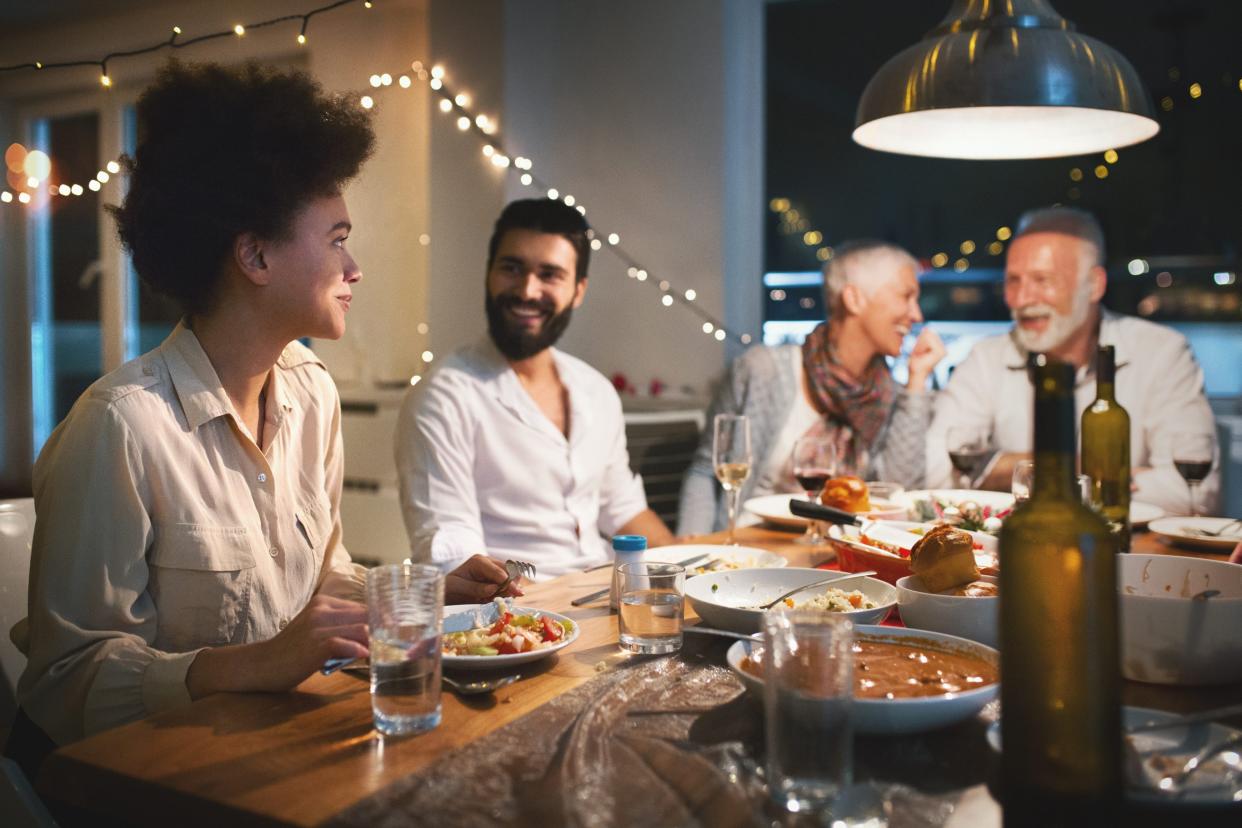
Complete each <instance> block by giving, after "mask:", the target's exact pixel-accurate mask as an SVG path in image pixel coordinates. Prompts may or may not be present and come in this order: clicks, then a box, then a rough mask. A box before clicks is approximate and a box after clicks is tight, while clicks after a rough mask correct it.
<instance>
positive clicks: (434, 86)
mask: <svg viewBox="0 0 1242 828" xmlns="http://www.w3.org/2000/svg"><path fill="white" fill-rule="evenodd" d="M427 85H428V86H430V87H431V88H432V89H436V90H438V89H439V88H440V87H441V86H444V83H443V82H442V81H441V80H440V79H439V78H432V79H431V82H430V83H428V84H427Z"/></svg>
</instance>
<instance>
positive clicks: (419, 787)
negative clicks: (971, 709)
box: [329, 636, 986, 828]
mask: <svg viewBox="0 0 1242 828" xmlns="http://www.w3.org/2000/svg"><path fill="white" fill-rule="evenodd" d="M704 639H706V637H692V636H687V639H686V643H687V647H686V649H685V650H683V652H682V653H681V654H680V655H678V656H675V657H662V658H645V659H644V658H634V659H630V660H628V661H625V662H622V664H621V666H619V667H612V668H609V669H608V670H606V671H604V672H601V674H600V675H598V676H596V677H594V678H592V679H591V680H590V681H588V682H587V683H586V684H583V685H581V686H579V687H577V688H575V689H574V690H571V691H569V692H568V693H565V694H564V695H562V696H559V697H557V698H556V699H553V700H552V701H550V702H548V703H547V704H545V705H544V706H542V707H540V708H539V709H538V710H535V711H533V712H531V713H529V714H527V715H526V716H524V717H523V718H521V719H519V720H517V721H515V722H512V723H511V724H509V725H507V726H506V727H504V728H501V729H500V730H499V731H497V732H495V733H493V734H492V735H490V736H488V737H485V738H483V739H480V740H478V741H477V742H474V743H472V744H470V745H467V746H466V747H463V748H461V749H459V750H457V751H454V752H453V753H450V754H449V755H447V756H445V757H444V758H443V759H441V760H440V761H439V762H437V763H436V764H435V765H433V766H431V767H430V768H428V769H426V770H424V771H422V772H420V773H418V774H414V775H412V776H409V777H407V778H405V779H402V780H400V781H398V782H395V783H393V784H392V785H390V786H389V787H387V788H385V789H384V790H382V791H380V792H378V793H376V794H374V795H372V796H370V797H368V798H367V799H365V800H363V801H361V802H360V803H358V804H356V805H354V806H353V807H351V808H349V809H347V810H345V811H343V812H341V813H340V814H338V815H337V816H336V817H334V818H333V819H332V820H331V821H330V822H329V825H331V826H333V827H334V828H355V827H356V826H367V828H386V826H406V825H433V824H434V825H437V826H445V828H457V826H463V827H464V826H476V825H489V826H493V825H495V826H509V825H540V826H559V825H565V826H573V827H574V828H577V827H578V826H581V828H609V827H610V826H629V825H643V826H653V827H654V826H666V825H667V826H713V828H715V827H716V826H720V827H721V828H732V827H733V826H757V825H771V824H772V819H773V816H775V815H777V811H775V810H774V809H773V806H772V805H771V803H770V802H768V800H767V796H766V791H765V789H764V787H763V781H762V771H761V770H760V760H759V757H760V756H761V755H762V754H761V742H762V705H760V704H759V703H758V702H757V700H755V699H753V698H752V697H749V696H747V695H745V694H744V690H743V687H742V685H741V683H740V682H739V681H738V679H737V678H736V677H735V676H734V675H733V674H732V673H731V672H730V671H729V669H728V668H727V666H724V651H725V649H726V645H724V644H722V643H717V642H716V641H714V640H704ZM480 715H486V711H481V712H480ZM961 727H975V728H977V729H978V730H979V733H978V734H975V735H976V736H977V742H978V743H980V744H982V742H983V738H982V728H983V723H982V722H981V721H980V722H975V723H972V724H970V725H963V726H961ZM955 732H956V733H957V736H956V737H953V736H952V735H950V736H945V735H944V734H946V733H948V734H953V733H955ZM931 736H932V738H930V739H927V738H923V737H919V736H913V737H900V738H897V737H859V738H858V739H856V749H855V754H856V758H855V765H856V769H855V776H856V779H860V780H875V779H882V780H894V779H896V780H901V781H907V782H909V783H911V784H917V785H918V786H919V788H920V789H921V790H924V791H933V793H931V794H923V793H919V792H917V791H915V790H913V789H912V788H911V787H908V786H906V785H902V784H892V783H891V782H882V783H872V784H870V785H869V786H860V788H859V790H860V791H862V799H863V800H867V799H868V798H870V799H872V800H886V804H884V808H885V809H886V810H887V813H888V819H889V824H891V825H893V826H910V827H911V828H923V827H924V826H927V827H928V828H937V827H938V826H941V825H943V824H944V823H945V821H946V820H947V819H948V818H949V816H950V814H951V813H952V811H953V807H954V804H955V803H956V802H957V800H958V798H959V797H960V796H961V792H962V790H963V789H964V788H967V787H970V786H972V785H978V783H979V782H981V781H982V771H981V770H979V767H980V766H979V763H978V762H977V761H974V762H972V761H971V757H970V756H969V755H967V756H963V755H962V754H961V750H960V742H959V741H956V740H960V737H961V734H960V732H958V731H957V729H956V728H954V729H950V730H949V731H941V732H940V734H939V736H937V735H936V734H931ZM412 738H417V737H412ZM941 741H943V742H944V745H943V746H940V745H939V742H941ZM950 745H956V747H957V750H956V751H954V750H953V749H951V748H949V746H950ZM393 747H394V748H398V749H399V742H398V743H397V744H394V746H393ZM984 750H986V749H984ZM968 754H969V752H968Z"/></svg>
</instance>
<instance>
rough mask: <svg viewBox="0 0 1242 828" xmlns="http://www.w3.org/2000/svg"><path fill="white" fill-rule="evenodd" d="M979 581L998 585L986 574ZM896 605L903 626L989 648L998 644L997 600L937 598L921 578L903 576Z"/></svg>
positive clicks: (998, 604)
mask: <svg viewBox="0 0 1242 828" xmlns="http://www.w3.org/2000/svg"><path fill="white" fill-rule="evenodd" d="M979 580H981V581H989V582H991V583H993V584H995V583H998V579H996V578H993V577H990V576H988V575H983V576H980V578H979ZM897 606H898V608H900V610H901V620H902V622H904V623H905V625H906V626H907V627H913V628H915V629H920V630H932V631H933V632H941V633H947V634H948V635H956V636H958V637H959V638H969V639H970V640H971V641H978V642H979V643H980V644H986V645H987V646H989V647H997V646H999V642H1000V619H999V615H1000V598H999V597H997V596H995V595H993V596H989V597H982V598H977V597H970V596H966V595H938V594H936V593H934V592H928V591H927V590H926V589H925V588H924V586H923V581H922V579H920V578H919V576H917V575H907V576H906V577H904V578H901V579H900V580H898V581H897Z"/></svg>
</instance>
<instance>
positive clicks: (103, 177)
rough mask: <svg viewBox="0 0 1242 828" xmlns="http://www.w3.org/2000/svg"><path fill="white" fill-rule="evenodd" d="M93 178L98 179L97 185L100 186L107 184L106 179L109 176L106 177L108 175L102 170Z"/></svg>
mask: <svg viewBox="0 0 1242 828" xmlns="http://www.w3.org/2000/svg"><path fill="white" fill-rule="evenodd" d="M95 177H96V178H98V179H99V183H100V184H107V183H108V177H109V176H108V174H107V173H106V172H104V171H103V170H100V171H99V172H97V173H96V174H95Z"/></svg>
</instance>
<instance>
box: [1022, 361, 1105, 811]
mask: <svg viewBox="0 0 1242 828" xmlns="http://www.w3.org/2000/svg"><path fill="white" fill-rule="evenodd" d="M1031 377H1032V382H1033V383H1034V385H1035V479H1034V482H1033V485H1032V487H1031V497H1030V499H1029V500H1028V501H1027V502H1026V503H1024V504H1021V505H1019V506H1018V507H1017V508H1016V509H1015V510H1014V512H1013V514H1012V515H1010V516H1009V517H1008V518H1007V519H1006V520H1005V523H1004V524H1003V525H1002V527H1001V531H1000V571H1001V575H1000V618H1001V639H1000V640H1001V648H1000V649H1001V741H1002V743H1003V744H1002V751H1001V766H1000V787H1001V802H1002V806H1003V808H1004V824H1005V826H1006V828H1014V826H1027V825H1039V826H1058V825H1113V824H1117V823H1116V821H1115V817H1116V815H1117V814H1118V810H1119V808H1120V804H1121V791H1122V746H1121V701H1120V694H1121V661H1120V654H1119V645H1118V629H1117V556H1116V538H1115V537H1114V536H1113V535H1112V534H1111V533H1110V532H1109V529H1108V525H1107V524H1106V523H1105V522H1104V520H1103V519H1102V518H1101V517H1100V516H1099V515H1097V514H1096V513H1095V512H1093V511H1092V510H1091V509H1090V508H1088V507H1087V506H1084V505H1083V503H1082V500H1081V498H1080V497H1079V496H1078V493H1077V491H1076V488H1077V487H1076V486H1075V480H1074V475H1075V462H1074V461H1075V446H1074V437H1075V435H1074V432H1075V429H1074V372H1073V369H1072V368H1071V367H1070V366H1069V365H1068V364H1066V363H1061V362H1055V361H1052V360H1049V359H1048V358H1046V357H1044V356H1043V355H1036V356H1035V357H1034V359H1033V365H1032V368H1031Z"/></svg>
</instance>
